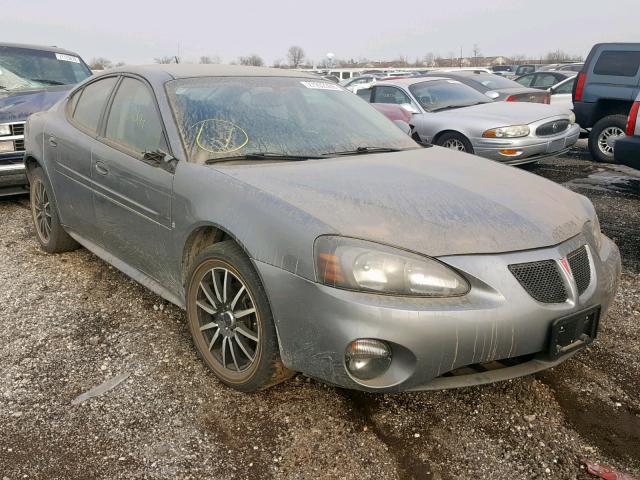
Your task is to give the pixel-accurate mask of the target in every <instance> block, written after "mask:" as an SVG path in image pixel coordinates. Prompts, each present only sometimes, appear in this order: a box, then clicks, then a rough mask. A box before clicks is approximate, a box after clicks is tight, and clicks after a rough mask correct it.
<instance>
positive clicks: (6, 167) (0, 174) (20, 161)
mask: <svg viewBox="0 0 640 480" xmlns="http://www.w3.org/2000/svg"><path fill="white" fill-rule="evenodd" d="M28 185H29V181H28V180H27V173H26V170H25V166H24V156H23V154H22V152H21V153H20V154H18V155H15V154H10V155H0V197H2V196H7V195H16V194H21V193H27V192H28V191H29V189H28Z"/></svg>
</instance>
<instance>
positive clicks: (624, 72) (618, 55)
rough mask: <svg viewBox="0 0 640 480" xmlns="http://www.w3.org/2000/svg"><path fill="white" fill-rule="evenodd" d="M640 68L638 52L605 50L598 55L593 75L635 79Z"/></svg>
mask: <svg viewBox="0 0 640 480" xmlns="http://www.w3.org/2000/svg"><path fill="white" fill-rule="evenodd" d="M638 68H640V51H614V50H605V51H604V52H602V53H601V54H600V57H599V58H598V61H597V62H596V65H595V67H593V73H594V74H596V75H610V76H614V77H635V76H636V75H637V74H638Z"/></svg>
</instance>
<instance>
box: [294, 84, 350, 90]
mask: <svg viewBox="0 0 640 480" xmlns="http://www.w3.org/2000/svg"><path fill="white" fill-rule="evenodd" d="M300 83H301V84H302V85H304V86H305V87H307V88H312V89H314V90H338V91H339V92H340V91H342V89H341V88H340V87H339V86H338V85H334V84H333V83H326V82H300Z"/></svg>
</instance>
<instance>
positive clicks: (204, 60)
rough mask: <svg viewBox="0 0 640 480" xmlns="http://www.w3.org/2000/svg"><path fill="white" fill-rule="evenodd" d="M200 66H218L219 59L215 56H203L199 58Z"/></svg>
mask: <svg viewBox="0 0 640 480" xmlns="http://www.w3.org/2000/svg"><path fill="white" fill-rule="evenodd" d="M199 63H201V64H203V65H204V64H214V63H215V64H218V63H220V57H219V56H217V55H213V56H209V55H203V56H201V57H200V62H199Z"/></svg>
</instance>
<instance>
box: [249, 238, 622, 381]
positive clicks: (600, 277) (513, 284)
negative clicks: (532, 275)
mask: <svg viewBox="0 0 640 480" xmlns="http://www.w3.org/2000/svg"><path fill="white" fill-rule="evenodd" d="M588 238H589V234H588V233H587V232H583V233H581V234H580V235H578V236H577V237H574V238H572V239H570V240H568V241H566V242H564V243H562V244H560V245H557V246H555V247H550V248H544V249H538V250H530V251H524V252H514V253H506V254H495V255H494V254H491V255H461V256H452V257H442V258H441V260H442V261H443V262H445V263H447V264H449V265H451V266H453V267H454V268H457V269H458V270H460V271H461V272H464V274H465V276H466V277H467V279H468V280H469V281H470V283H471V285H472V288H471V291H470V292H469V293H468V294H467V295H465V296H464V297H459V298H448V299H424V298H423V299H420V298H414V299H412V298H400V297H392V296H383V295H373V294H366V293H358V292H350V291H345V290H339V289H335V288H331V287H327V286H324V285H320V284H318V283H315V282H312V281H309V280H307V279H303V278H301V277H298V276H296V275H294V274H292V273H290V272H287V271H284V270H282V269H280V268H277V267H274V266H271V265H268V264H265V263H261V262H255V264H256V266H257V268H258V270H259V272H260V275H261V276H262V279H263V282H264V285H265V289H266V291H267V295H268V297H269V301H270V304H271V308H272V311H273V315H274V318H275V322H276V328H277V331H278V337H279V341H280V350H281V355H282V360H283V362H284V364H285V365H286V366H287V367H289V368H291V369H292V370H296V371H300V372H303V373H305V374H307V375H310V376H312V377H316V378H319V379H321V380H323V381H326V382H328V383H331V384H335V385H339V386H342V387H347V388H354V389H359V390H366V391H380V392H385V391H400V390H425V389H439V388H449V387H459V386H465V385H474V384H481V383H488V382H491V381H496V380H500V379H504V378H512V377H514V376H520V375H526V374H528V373H532V372H534V371H538V370H541V369H544V368H549V367H551V366H554V365H556V364H557V363H560V362H561V361H564V360H565V359H567V358H569V357H570V356H571V355H572V354H573V353H570V354H567V355H565V356H563V357H560V358H558V359H556V360H553V361H550V360H547V359H545V358H544V354H543V353H544V352H546V350H547V346H548V341H549V334H550V326H551V323H552V322H553V321H554V320H555V319H557V318H560V317H563V316H566V315H568V314H571V313H574V312H578V311H581V310H583V309H585V308H588V307H592V306H596V305H600V306H601V308H602V310H601V311H602V317H601V318H603V317H604V315H605V314H606V311H607V308H608V306H609V303H610V302H611V300H612V298H613V296H614V293H615V289H616V286H617V281H618V277H619V275H620V254H619V252H618V249H617V247H616V246H615V244H614V243H613V242H611V241H610V240H608V239H606V238H605V239H603V245H602V248H601V250H600V252H598V253H595V251H594V249H593V248H592V247H589V248H590V250H591V252H592V258H593V261H592V263H593V265H592V270H593V272H592V273H593V274H592V282H591V284H590V286H589V287H588V289H587V290H586V291H585V292H584V293H583V294H582V295H580V296H579V297H577V298H573V299H571V300H569V301H567V302H565V303H561V304H543V303H539V302H537V301H536V300H534V299H533V298H532V297H530V296H529V294H528V293H527V292H526V291H525V290H524V289H523V288H522V287H521V285H520V284H519V283H518V282H517V280H516V279H515V277H513V276H512V275H511V274H510V272H509V270H508V268H507V266H508V265H510V264H513V263H521V262H531V261H537V260H541V259H560V258H563V257H565V256H566V255H567V254H568V253H569V252H572V251H573V250H575V249H576V248H579V247H580V246H582V245H592V244H593V242H589V241H588ZM359 338H374V339H379V340H383V341H385V342H387V343H388V344H389V345H390V346H391V349H392V354H393V355H392V362H391V366H390V368H389V369H388V370H387V371H386V372H385V373H384V374H383V375H382V376H380V377H377V378H375V379H373V380H369V381H357V380H356V379H354V378H353V377H352V376H351V375H350V374H349V373H348V372H347V370H346V367H345V359H344V356H345V349H346V348H347V346H348V345H349V344H350V342H352V341H353V340H356V339H359ZM523 357H526V358H527V359H528V361H527V362H526V363H521V364H518V365H516V366H513V367H509V368H506V369H502V370H495V371H494V373H492V372H488V373H487V374H477V375H470V376H462V377H455V380H453V381H451V380H447V379H446V378H445V377H443V375H444V374H446V373H448V372H451V371H453V370H456V369H460V368H461V367H464V366H468V365H474V364H479V363H485V362H491V361H493V360H500V359H510V358H511V359H513V358H523Z"/></svg>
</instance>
